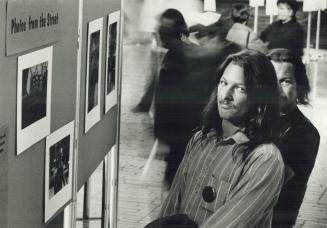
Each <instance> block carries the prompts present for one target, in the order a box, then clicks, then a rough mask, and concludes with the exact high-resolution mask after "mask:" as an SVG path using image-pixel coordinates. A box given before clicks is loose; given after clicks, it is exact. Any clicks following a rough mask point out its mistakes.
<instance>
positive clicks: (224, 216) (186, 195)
mask: <svg viewBox="0 0 327 228" xmlns="http://www.w3.org/2000/svg"><path fill="white" fill-rule="evenodd" d="M278 107H279V103H278V85H277V80H276V75H275V71H274V68H273V66H272V64H271V63H270V61H269V60H268V59H267V58H266V57H265V55H263V54H260V53H258V52H254V51H242V52H239V53H237V54H234V55H230V56H229V57H228V58H227V60H226V61H225V63H224V64H223V65H222V67H221V70H220V72H219V74H218V77H217V86H216V87H215V89H214V91H213V93H212V96H211V99H210V101H209V103H208V105H207V107H206V108H205V110H204V121H203V124H202V128H201V130H200V131H199V132H197V133H196V134H195V135H194V136H193V138H192V139H191V140H190V142H189V144H188V147H187V149H186V153H185V156H184V158H183V161H182V163H181V165H180V167H179V169H178V172H177V174H176V176H175V179H174V181H173V184H172V188H171V190H170V193H169V195H168V197H167V199H166V200H165V202H164V204H163V206H162V209H161V213H160V217H162V218H161V219H158V220H157V221H155V222H154V223H152V224H155V226H150V225H149V226H147V227H169V226H167V224H169V225H170V226H171V227H174V226H173V225H174V223H175V222H176V223H177V224H180V221H179V219H178V218H181V219H182V220H185V216H184V217H181V216H179V214H184V215H186V216H187V217H188V219H189V220H190V221H193V222H194V223H195V224H196V226H199V227H201V228H218V227H219V228H226V227H238V228H251V227H258V228H269V227H270V225H271V218H272V212H273V206H274V205H275V203H276V202H277V199H278V196H279V192H280V189H281V186H282V184H283V176H284V164H283V160H282V157H281V154H280V152H279V150H278V149H277V147H276V146H275V145H274V143H273V142H274V141H275V138H276V136H277V135H276V133H277V131H276V130H277V129H275V126H276V125H277V124H278V121H279V108H278ZM174 216H175V218H174ZM178 216H179V217H178ZM167 220H168V222H167ZM169 220H170V221H169ZM152 224H151V225H152ZM165 225H166V226H165ZM179 227H190V226H179ZM191 227H194V226H191Z"/></svg>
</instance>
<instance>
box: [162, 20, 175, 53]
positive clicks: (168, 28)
mask: <svg viewBox="0 0 327 228" xmlns="http://www.w3.org/2000/svg"><path fill="white" fill-rule="evenodd" d="M158 32H159V37H160V41H161V44H162V46H163V47H165V48H168V47H169V46H170V43H171V42H173V41H174V39H175V36H176V34H175V31H174V21H173V20H172V19H169V18H165V17H163V18H161V21H160V26H159V29H158Z"/></svg>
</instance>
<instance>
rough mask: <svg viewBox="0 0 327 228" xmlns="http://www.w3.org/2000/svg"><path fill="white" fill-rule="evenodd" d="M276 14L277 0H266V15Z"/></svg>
mask: <svg viewBox="0 0 327 228" xmlns="http://www.w3.org/2000/svg"><path fill="white" fill-rule="evenodd" d="M277 14H278V6H277V0H267V1H266V15H269V16H271V15H272V16H273V15H277Z"/></svg>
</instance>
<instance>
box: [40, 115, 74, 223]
mask: <svg viewBox="0 0 327 228" xmlns="http://www.w3.org/2000/svg"><path fill="white" fill-rule="evenodd" d="M73 142H74V121H72V122H70V123H68V124H67V125H65V126H63V127H61V128H60V129H58V130H56V131H55V132H53V133H52V134H51V135H49V136H48V137H47V139H46V155H45V181H44V183H45V184H44V193H45V194H44V197H45V198H44V208H45V210H44V221H45V222H47V221H48V220H49V219H50V218H51V217H52V216H53V215H54V214H56V212H57V211H58V210H59V209H60V208H62V207H63V206H64V205H65V204H66V203H67V202H69V200H71V199H72V169H73V165H72V156H73Z"/></svg>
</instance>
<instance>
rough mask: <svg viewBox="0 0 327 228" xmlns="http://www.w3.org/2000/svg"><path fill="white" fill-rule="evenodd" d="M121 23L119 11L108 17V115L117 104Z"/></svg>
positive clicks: (106, 108)
mask: <svg viewBox="0 0 327 228" xmlns="http://www.w3.org/2000/svg"><path fill="white" fill-rule="evenodd" d="M119 21H120V11H119V10H118V11H116V12H113V13H111V14H109V15H108V28H107V55H106V82H105V113H107V112H108V111H109V109H110V108H112V107H113V106H114V105H116V104H117V81H118V70H119V69H118V67H119V64H118V61H119V56H118V53H119V51H118V49H119V27H120V24H119Z"/></svg>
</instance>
